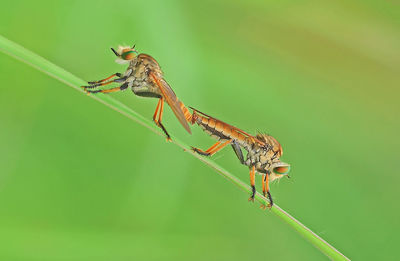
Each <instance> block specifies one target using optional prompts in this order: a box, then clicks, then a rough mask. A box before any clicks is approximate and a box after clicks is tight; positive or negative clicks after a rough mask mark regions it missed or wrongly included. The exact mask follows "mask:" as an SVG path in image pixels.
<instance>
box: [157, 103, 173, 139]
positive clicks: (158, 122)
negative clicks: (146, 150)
mask: <svg viewBox="0 0 400 261" xmlns="http://www.w3.org/2000/svg"><path fill="white" fill-rule="evenodd" d="M157 112H159V114H158V119H156V118H157V116H156V115H157ZM163 113H164V98H162V97H161V98H160V99H159V100H158V104H157V108H156V111H155V112H154V115H153V121H154V122H155V123H156V125H157V126H158V127H160V128H161V129H162V130H163V132H164V133H165V135H166V136H167V141H170V140H171V136H169V134H168V132H167V130H166V129H165V127H164V125H163V124H162V123H161V120H162V116H163Z"/></svg>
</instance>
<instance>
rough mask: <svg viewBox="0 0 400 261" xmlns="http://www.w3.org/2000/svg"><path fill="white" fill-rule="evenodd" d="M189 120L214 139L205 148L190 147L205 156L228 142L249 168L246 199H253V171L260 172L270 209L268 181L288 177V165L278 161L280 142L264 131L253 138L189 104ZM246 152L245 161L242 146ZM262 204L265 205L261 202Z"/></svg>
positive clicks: (270, 198)
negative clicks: (208, 146) (213, 142)
mask: <svg viewBox="0 0 400 261" xmlns="http://www.w3.org/2000/svg"><path fill="white" fill-rule="evenodd" d="M190 108H191V109H192V110H193V114H192V117H191V123H192V124H195V123H196V124H197V125H199V126H200V127H201V128H202V129H203V130H204V131H205V132H206V133H208V134H209V135H210V136H211V137H213V138H215V139H217V140H218V141H217V143H215V144H214V145H213V146H211V147H210V148H209V149H207V150H205V151H204V150H201V149H198V148H194V147H192V149H193V150H194V151H195V152H197V153H199V154H201V155H204V156H211V155H213V154H214V153H216V152H217V151H219V150H221V149H222V148H224V147H225V146H227V145H229V144H231V145H232V148H233V150H234V151H235V153H236V156H237V157H238V158H239V160H240V162H241V163H242V164H244V165H246V166H248V167H249V168H250V184H251V188H252V194H251V196H250V198H249V201H254V196H255V193H256V187H255V173H256V172H257V173H259V174H261V175H262V190H263V195H264V197H268V200H269V204H268V205H267V206H268V207H269V208H271V207H272V205H273V200H272V196H271V193H270V192H269V182H271V181H274V180H277V179H280V178H282V177H284V176H288V175H287V174H288V172H289V170H290V165H289V164H287V163H284V162H281V161H280V160H279V158H280V157H281V156H282V147H281V145H280V144H279V142H278V141H277V140H276V139H274V138H273V137H272V136H270V135H267V134H257V135H256V136H255V137H254V136H252V135H250V134H248V133H246V132H244V131H242V130H240V129H238V128H236V127H234V126H232V125H229V124H227V123H225V122H223V121H220V120H217V119H215V118H213V117H211V116H209V115H207V114H205V113H202V112H200V111H198V110H196V109H194V108H192V107H190ZM241 148H244V149H245V150H246V151H247V158H246V160H245V159H244V157H243V152H242V149H241ZM288 177H289V176H288ZM262 206H263V207H265V205H262Z"/></svg>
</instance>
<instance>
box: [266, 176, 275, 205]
mask: <svg viewBox="0 0 400 261" xmlns="http://www.w3.org/2000/svg"><path fill="white" fill-rule="evenodd" d="M265 189H266V191H267V196H268V200H269V204H268V205H267V207H268V208H272V206H273V205H274V202H273V201H272V196H271V193H269V175H268V174H266V175H265Z"/></svg>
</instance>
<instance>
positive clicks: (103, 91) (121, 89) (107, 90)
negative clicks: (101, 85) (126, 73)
mask: <svg viewBox="0 0 400 261" xmlns="http://www.w3.org/2000/svg"><path fill="white" fill-rule="evenodd" d="M126 88H128V83H127V82H126V83H124V84H122V85H121V86H118V87H115V88H111V89H106V90H94V91H92V90H86V89H85V91H86V92H87V93H98V92H101V93H109V92H118V91H123V90H125V89H126Z"/></svg>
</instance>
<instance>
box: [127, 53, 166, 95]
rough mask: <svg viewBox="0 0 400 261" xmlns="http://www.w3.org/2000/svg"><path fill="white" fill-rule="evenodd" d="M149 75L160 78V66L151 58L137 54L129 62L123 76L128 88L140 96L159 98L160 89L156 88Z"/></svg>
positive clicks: (161, 75)
mask: <svg viewBox="0 0 400 261" xmlns="http://www.w3.org/2000/svg"><path fill="white" fill-rule="evenodd" d="M151 75H153V76H155V77H157V78H162V77H163V74H162V71H161V68H160V66H159V65H158V63H157V61H156V60H154V58H153V57H151V56H149V55H147V54H139V55H138V56H137V57H136V58H135V59H133V60H131V61H130V63H129V66H128V69H127V70H126V71H125V73H124V76H126V77H127V79H126V82H128V87H130V88H131V89H132V91H133V92H134V93H135V94H137V95H140V96H146V97H157V98H159V97H161V93H160V89H159V88H158V87H157V84H156V83H155V81H154V79H153V78H152V77H151Z"/></svg>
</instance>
